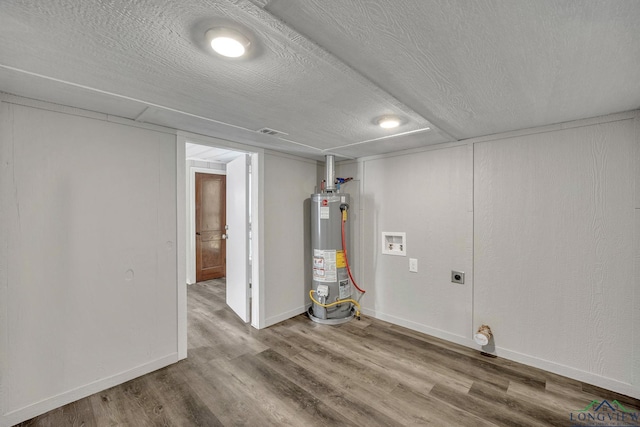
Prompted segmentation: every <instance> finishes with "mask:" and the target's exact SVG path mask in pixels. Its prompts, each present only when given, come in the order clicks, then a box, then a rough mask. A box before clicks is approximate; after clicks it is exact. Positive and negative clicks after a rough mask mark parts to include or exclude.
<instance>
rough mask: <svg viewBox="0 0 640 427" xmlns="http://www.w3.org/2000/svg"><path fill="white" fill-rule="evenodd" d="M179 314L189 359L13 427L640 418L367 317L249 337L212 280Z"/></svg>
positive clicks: (281, 327)
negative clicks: (604, 413) (597, 406)
mask: <svg viewBox="0 0 640 427" xmlns="http://www.w3.org/2000/svg"><path fill="white" fill-rule="evenodd" d="M188 304H189V353H188V358H187V359H186V360H183V361H181V362H179V363H176V364H174V365H172V366H169V367H167V368H164V369H160V370H158V371H156V372H153V373H151V374H148V375H145V376H143V377H140V378H137V379H134V380H132V381H129V382H127V383H124V384H121V385H119V386H116V387H113V388H110V389H108V390H105V391H103V392H100V393H96V394H94V395H92V396H89V397H87V398H84V399H81V400H79V401H77V402H74V403H71V404H69V405H66V406H63V407H61V408H58V409H55V410H53V411H50V412H48V413H46V414H44V415H41V416H39V417H36V418H34V419H32V420H29V421H26V422H24V423H22V424H20V426H56V427H57V426H260V427H261V426H356V425H358V426H367V427H368V426H415V425H436V426H474V427H479V426H495V425H499V426H506V425H509V426H570V425H576V424H578V423H576V422H575V420H576V419H577V418H575V417H576V415H577V413H578V411H579V410H581V409H584V408H585V407H587V406H588V405H589V404H590V402H592V401H593V400H596V401H599V402H601V401H603V400H605V399H606V400H608V401H609V402H612V401H614V400H617V401H618V402H619V403H621V404H622V405H623V406H624V407H625V408H627V410H633V411H637V412H640V401H638V400H636V399H632V398H630V397H626V396H622V395H619V394H616V393H613V392H610V391H606V390H604V389H601V388H598V387H595V386H591V385H588V384H584V383H581V382H579V381H575V380H572V379H568V378H565V377H562V376H559V375H555V374H551V373H549V372H545V371H541V370H539V369H535V368H531V367H528V366H525V365H522V364H519V363H515V362H511V361H508V360H505V359H501V358H488V357H486V356H483V355H481V354H480V353H479V352H476V351H474V350H471V349H469V348H466V347H462V346H458V345H455V344H451V343H448V342H445V341H442V340H439V339H436V338H433V337H430V336H427V335H424V334H421V333H418V332H414V331H411V330H409V329H405V328H402V327H399V326H395V325H392V324H389V323H386V322H383V321H379V320H376V319H372V318H369V317H363V318H362V320H361V321H357V320H352V321H351V322H349V323H346V324H344V325H340V326H327V325H319V324H316V323H313V322H311V321H310V320H309V319H308V318H307V317H306V316H305V315H300V316H297V317H295V318H293V319H290V320H287V321H285V322H282V323H279V324H277V325H275V326H272V327H269V328H267V329H264V330H259V331H258V330H255V329H253V328H251V327H250V326H249V325H245V324H243V323H242V322H241V321H240V320H239V319H238V318H237V317H236V316H235V314H234V313H233V312H232V311H231V310H230V309H229V308H228V307H227V306H226V304H225V286H224V282H223V281H220V280H212V281H208V282H203V283H199V284H195V285H192V286H190V287H189V291H188ZM572 412H573V413H574V421H573V422H572V421H571V419H570V414H571V413H572ZM603 425H605V424H603ZM611 425H613V424H611ZM624 425H628V424H624ZM634 425H640V423H636V424H634Z"/></svg>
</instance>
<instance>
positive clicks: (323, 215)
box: [320, 206, 329, 219]
mask: <svg viewBox="0 0 640 427" xmlns="http://www.w3.org/2000/svg"><path fill="white" fill-rule="evenodd" d="M320 219H329V206H320Z"/></svg>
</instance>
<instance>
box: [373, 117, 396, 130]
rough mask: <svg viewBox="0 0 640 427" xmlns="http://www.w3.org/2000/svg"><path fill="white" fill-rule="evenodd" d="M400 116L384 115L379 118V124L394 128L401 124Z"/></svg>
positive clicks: (383, 126) (386, 127)
mask: <svg viewBox="0 0 640 427" xmlns="http://www.w3.org/2000/svg"><path fill="white" fill-rule="evenodd" d="M401 122H402V121H401V120H400V117H397V116H383V117H380V118H379V119H378V126H380V127H381V128H384V129H393V128H397V127H398V126H400V123H401Z"/></svg>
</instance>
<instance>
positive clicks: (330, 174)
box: [325, 155, 336, 193]
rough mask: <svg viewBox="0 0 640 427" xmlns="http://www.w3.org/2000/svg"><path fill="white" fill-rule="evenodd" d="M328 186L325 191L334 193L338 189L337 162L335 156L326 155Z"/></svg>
mask: <svg viewBox="0 0 640 427" xmlns="http://www.w3.org/2000/svg"><path fill="white" fill-rule="evenodd" d="M326 159H327V160H326V172H327V173H326V187H325V191H326V192H328V193H333V192H335V191H336V164H335V156H333V155H327V156H326Z"/></svg>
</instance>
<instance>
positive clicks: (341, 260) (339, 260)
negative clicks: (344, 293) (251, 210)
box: [336, 251, 347, 268]
mask: <svg viewBox="0 0 640 427" xmlns="http://www.w3.org/2000/svg"><path fill="white" fill-rule="evenodd" d="M336 267H338V268H347V260H346V259H345V257H344V251H337V252H336Z"/></svg>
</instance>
